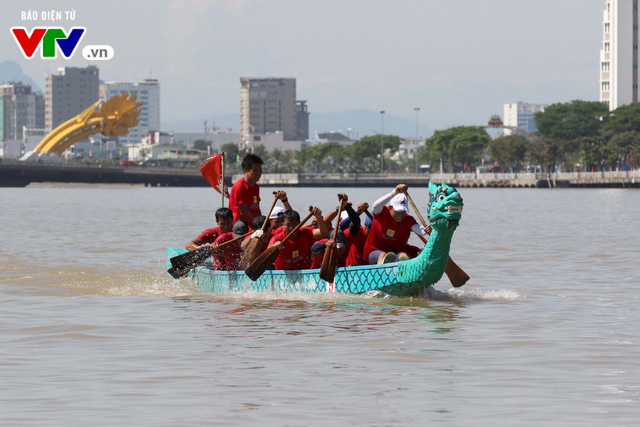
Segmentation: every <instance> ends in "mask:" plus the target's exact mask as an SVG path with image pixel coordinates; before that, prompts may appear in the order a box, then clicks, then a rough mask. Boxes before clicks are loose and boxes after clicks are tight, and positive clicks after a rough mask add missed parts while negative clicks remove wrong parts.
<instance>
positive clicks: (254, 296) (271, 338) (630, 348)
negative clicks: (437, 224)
mask: <svg viewBox="0 0 640 427" xmlns="http://www.w3.org/2000/svg"><path fill="white" fill-rule="evenodd" d="M345 185H348V183H345ZM272 190H274V188H270V187H263V188H262V195H263V197H265V199H264V200H263V201H262V208H263V211H266V210H268V208H269V207H270V204H271V201H272V200H270V196H268V195H270V194H271V191H272ZM286 190H287V192H288V195H289V199H290V201H291V203H292V205H293V206H294V207H295V208H297V209H299V210H300V211H304V210H305V207H306V206H308V205H309V204H317V205H318V206H319V207H321V208H322V209H324V210H325V211H329V210H331V209H333V207H335V205H336V204H337V198H336V194H337V193H338V192H339V191H344V192H346V193H347V194H349V196H350V199H351V200H352V201H353V202H355V203H358V202H361V201H368V202H369V203H370V204H371V203H372V202H373V201H374V200H375V199H376V198H378V197H380V196H382V195H383V194H384V193H385V192H387V191H390V190H391V189H381V188H371V189H361V188H358V189H356V188H349V187H346V188H341V189H332V188H290V189H286ZM410 192H411V194H412V197H413V199H414V200H415V201H416V203H417V204H418V206H419V207H420V208H421V210H422V211H423V213H424V211H426V197H427V192H426V190H425V189H424V188H411V189H410ZM461 194H462V197H463V198H464V202H465V207H464V211H463V217H462V220H461V223H460V227H459V228H458V230H457V231H456V233H455V235H454V237H453V245H452V252H451V256H452V258H453V259H454V260H455V261H456V263H457V264H458V265H459V266H460V267H462V268H463V269H464V270H465V271H466V272H467V273H468V274H469V275H470V276H471V280H470V282H469V283H468V284H467V285H465V286H464V287H462V288H458V289H454V288H452V287H451V285H450V283H449V282H448V281H447V279H446V277H445V278H443V280H441V281H440V282H439V283H437V284H436V285H435V286H434V287H433V289H431V290H430V291H429V292H428V293H426V294H425V295H423V296H422V297H420V298H382V297H373V296H359V295H355V296H354V295H341V294H322V295H309V294H299V293H293V294H284V293H277V294H275V293H271V294H270V293H265V294H258V293H242V294H231V295H212V294H208V293H204V292H201V291H199V290H198V289H197V288H195V287H194V285H193V284H192V283H191V282H190V281H189V280H186V279H183V280H180V281H174V280H172V279H171V278H169V277H168V275H167V274H166V259H165V248H166V247H167V246H184V244H185V243H186V242H187V241H189V240H190V239H191V238H193V237H195V236H196V235H198V234H199V233H200V231H202V230H204V229H205V228H208V227H210V226H213V225H214V215H213V212H214V210H215V209H216V208H218V207H219V206H220V203H221V201H220V196H219V194H218V193H216V192H215V191H214V190H213V189H210V188H194V189H191V188H144V187H128V186H55V185H51V186H47V185H41V186H29V187H26V188H16V189H13V188H0V243H1V244H0V260H1V261H0V378H2V381H0V424H1V425H42V426H45V425H46V426H50V425H92V426H93V425H136V426H143V425H149V426H165V425H166V426H178V425H180V426H183V425H258V424H260V425H274V426H278V425H287V426H297V425H300V426H308V425H312V426H324V425H363V426H370V425H371V426H409V425H427V424H432V425H433V424H436V425H440V424H444V425H456V426H486V425H562V426H567V425H575V426H584V425H603V426H604V425H607V426H608V425H617V426H627V425H628V426H631V425H637V423H638V420H640V309H639V307H640V261H639V258H640V215H639V214H638V212H639V211H640V191H638V190H616V189H580V190H578V189H554V190H549V189H461ZM415 243H416V244H417V242H415Z"/></svg>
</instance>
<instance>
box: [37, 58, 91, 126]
mask: <svg viewBox="0 0 640 427" xmlns="http://www.w3.org/2000/svg"><path fill="white" fill-rule="evenodd" d="M99 74H100V72H99V70H98V67H96V66H95V65H90V66H88V67H84V68H79V67H64V68H59V69H58V74H57V75H55V74H47V76H46V93H45V126H44V127H45V129H46V131H47V132H51V131H52V130H53V129H55V128H56V127H57V126H58V125H60V124H61V123H64V122H66V121H67V120H69V119H70V118H72V117H75V116H77V115H78V114H79V113H81V112H82V111H84V110H86V109H87V108H89V107H90V106H91V105H92V104H94V103H95V102H96V101H98V99H99V86H100V76H99Z"/></svg>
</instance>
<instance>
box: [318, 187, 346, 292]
mask: <svg viewBox="0 0 640 427" xmlns="http://www.w3.org/2000/svg"><path fill="white" fill-rule="evenodd" d="M338 200H339V201H340V207H339V208H338V218H336V228H334V230H333V241H334V242H335V241H337V240H338V230H339V229H340V215H341V214H342V198H341V197H340V195H338ZM337 264H338V248H336V247H335V246H327V248H326V249H325V250H324V258H322V265H321V266H320V278H321V279H322V280H324V281H325V282H327V283H333V279H334V278H335V277H336V265H337Z"/></svg>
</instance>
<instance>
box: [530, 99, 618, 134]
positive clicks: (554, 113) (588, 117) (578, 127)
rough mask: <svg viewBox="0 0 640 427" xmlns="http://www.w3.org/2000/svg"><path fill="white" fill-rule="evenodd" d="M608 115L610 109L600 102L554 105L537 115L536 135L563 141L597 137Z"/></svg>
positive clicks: (572, 102)
mask: <svg viewBox="0 0 640 427" xmlns="http://www.w3.org/2000/svg"><path fill="white" fill-rule="evenodd" d="M608 115H609V107H607V106H606V105H605V104H603V103H602V102H598V101H571V102H569V103H565V104H553V105H550V106H548V107H546V108H545V109H544V111H543V112H539V113H536V114H535V120H536V126H537V128H538V130H537V132H536V134H537V135H538V136H540V137H542V138H553V139H562V140H570V139H578V138H581V137H586V136H595V135H597V134H598V133H599V132H600V128H601V127H602V125H603V122H604V120H605V119H606V118H607V116H608Z"/></svg>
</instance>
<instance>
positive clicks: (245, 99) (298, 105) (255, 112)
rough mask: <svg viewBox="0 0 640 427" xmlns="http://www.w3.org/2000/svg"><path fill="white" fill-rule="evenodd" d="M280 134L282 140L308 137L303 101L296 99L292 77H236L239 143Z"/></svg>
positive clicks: (307, 118)
mask: <svg viewBox="0 0 640 427" xmlns="http://www.w3.org/2000/svg"><path fill="white" fill-rule="evenodd" d="M276 132H281V133H282V135H283V138H284V140H285V141H294V140H297V141H301V140H304V139H307V138H308V137H309V112H308V111H307V104H306V101H297V100H296V79H294V78H247V77H242V78H240V140H241V142H242V143H244V144H245V145H252V144H253V139H254V137H255V136H256V135H264V134H270V133H276Z"/></svg>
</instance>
